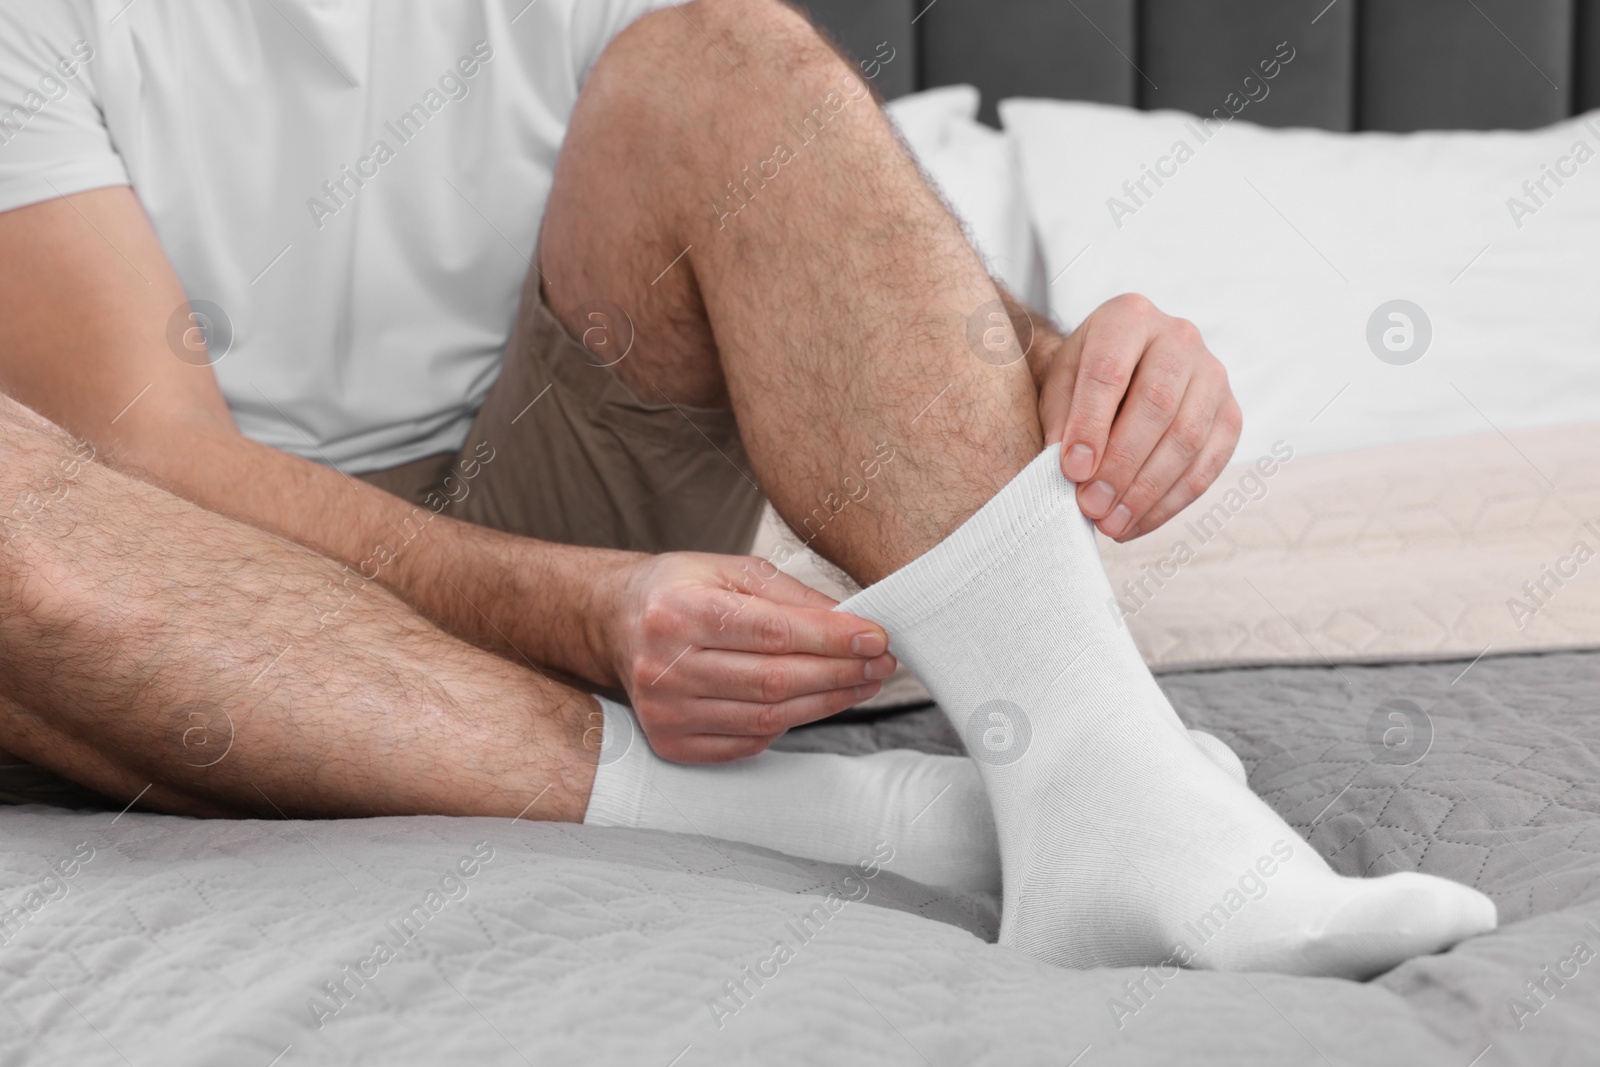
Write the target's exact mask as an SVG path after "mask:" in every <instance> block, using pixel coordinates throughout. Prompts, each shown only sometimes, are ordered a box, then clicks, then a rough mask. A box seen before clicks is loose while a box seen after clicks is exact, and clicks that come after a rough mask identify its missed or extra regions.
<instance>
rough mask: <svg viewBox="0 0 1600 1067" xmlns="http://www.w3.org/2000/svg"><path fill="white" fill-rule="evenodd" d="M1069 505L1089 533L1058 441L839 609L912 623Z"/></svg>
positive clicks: (1008, 555) (901, 623)
mask: <svg viewBox="0 0 1600 1067" xmlns="http://www.w3.org/2000/svg"><path fill="white" fill-rule="evenodd" d="M1066 508H1071V509H1072V513H1073V515H1074V516H1075V517H1076V518H1077V520H1078V521H1080V522H1081V523H1083V524H1084V526H1085V529H1086V530H1087V528H1088V526H1089V520H1088V519H1085V518H1083V517H1082V514H1081V513H1080V512H1079V511H1078V501H1077V496H1076V491H1075V488H1074V486H1073V484H1072V483H1071V482H1069V481H1067V479H1066V476H1065V475H1063V474H1062V473H1061V446H1060V445H1059V444H1055V445H1050V446H1049V447H1047V448H1046V449H1045V450H1044V451H1043V452H1041V453H1039V454H1038V455H1037V456H1035V457H1034V459H1033V461H1032V462H1030V463H1029V464H1028V465H1027V466H1026V467H1024V468H1022V470H1021V471H1020V472H1019V473H1018V474H1017V476H1016V477H1015V478H1013V479H1011V481H1010V482H1008V483H1007V484H1006V487H1005V488H1004V489H1001V490H1000V491H999V492H998V493H996V494H995V495H994V496H993V497H992V498H991V499H990V500H989V502H988V503H986V504H984V505H983V507H981V508H979V509H978V510H977V512H976V513H975V514H974V515H973V516H972V517H971V518H970V519H968V520H967V521H966V522H964V523H962V524H961V525H960V526H959V527H957V528H956V530H955V532H954V533H952V534H951V535H950V536H949V537H946V538H945V539H944V540H943V541H941V542H939V543H938V544H937V545H935V546H934V547H933V548H931V549H929V550H928V551H927V552H925V553H923V554H922V555H921V556H918V557H917V558H916V559H914V560H912V561H911V562H910V563H907V564H906V565H905V566H904V567H901V568H900V569H899V570H897V571H895V572H894V573H893V574H891V575H889V576H888V577H887V578H884V579H883V580H882V581H880V582H877V583H876V584H874V585H872V586H871V587H869V588H867V589H864V590H862V591H861V592H860V593H857V594H856V595H855V596H853V597H851V598H850V599H848V600H846V601H845V602H844V603H842V604H840V605H839V606H838V608H836V609H835V610H837V611H845V612H849V613H850V614H853V615H860V616H863V617H865V618H869V619H872V620H874V621H876V622H879V623H882V624H884V625H885V626H890V627H894V626H900V627H906V626H914V625H916V624H917V623H918V622H920V621H921V620H923V619H924V618H926V617H928V616H929V615H931V614H933V613H934V612H935V611H937V610H938V609H939V608H941V607H942V606H944V605H945V604H946V603H948V602H949V600H950V598H951V597H952V596H953V595H955V594H956V593H958V592H960V591H961V590H962V589H964V588H965V587H966V586H968V585H970V584H971V583H972V582H974V581H976V580H978V579H979V578H981V577H982V576H983V575H984V574H986V573H987V572H988V571H990V570H991V569H993V568H994V567H997V566H999V565H1000V564H1002V563H1004V562H1005V561H1006V560H1007V559H1009V558H1011V556H1012V555H1013V554H1014V553H1015V552H1016V550H1017V548H1018V547H1020V546H1021V545H1022V544H1023V543H1024V542H1025V541H1026V540H1027V539H1028V537H1029V536H1030V535H1031V534H1032V533H1033V531H1034V530H1036V529H1038V528H1039V527H1040V526H1041V525H1043V524H1044V523H1045V522H1047V521H1049V520H1051V519H1053V518H1055V517H1056V516H1058V515H1060V514H1061V512H1062V511H1063V510H1064V509H1066ZM1088 536H1089V537H1090V538H1091V539H1092V537H1093V534H1092V533H1089V534H1088ZM1091 543H1092V541H1091Z"/></svg>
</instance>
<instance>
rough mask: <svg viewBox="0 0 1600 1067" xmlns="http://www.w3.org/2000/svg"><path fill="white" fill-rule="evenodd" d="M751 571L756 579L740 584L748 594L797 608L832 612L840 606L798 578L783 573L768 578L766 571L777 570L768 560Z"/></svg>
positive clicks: (831, 598) (756, 564) (758, 563)
mask: <svg viewBox="0 0 1600 1067" xmlns="http://www.w3.org/2000/svg"><path fill="white" fill-rule="evenodd" d="M751 569H752V570H753V571H754V577H753V578H752V579H750V580H749V581H741V582H740V587H741V588H743V589H745V591H746V592H749V593H753V594H755V595H756V596H760V597H766V598H767V599H768V600H772V601H776V602H777V603H779V604H788V605H790V606H791V607H796V608H815V609H817V610H819V611H831V610H833V609H834V608H836V607H838V606H839V602H838V601H837V600H835V599H833V597H831V596H829V595H828V594H827V593H824V592H822V591H821V590H818V589H813V588H811V587H810V586H809V585H807V584H806V583H804V582H802V581H800V580H799V579H798V578H792V577H790V576H789V575H787V574H785V573H783V572H782V571H777V573H776V574H774V575H773V576H772V577H771V578H768V577H766V571H768V570H777V568H776V567H774V566H773V565H772V564H771V563H769V562H768V561H767V560H764V559H762V560H757V561H756V563H755V564H754V566H753V567H752V568H751Z"/></svg>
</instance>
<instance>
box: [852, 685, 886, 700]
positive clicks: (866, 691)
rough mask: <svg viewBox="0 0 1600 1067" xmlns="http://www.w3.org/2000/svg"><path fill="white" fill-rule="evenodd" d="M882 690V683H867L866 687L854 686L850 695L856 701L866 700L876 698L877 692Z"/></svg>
mask: <svg viewBox="0 0 1600 1067" xmlns="http://www.w3.org/2000/svg"><path fill="white" fill-rule="evenodd" d="M882 688H883V683H882V682H868V683H867V684H866V685H858V686H856V687H855V689H854V691H853V692H852V693H851V695H852V696H854V697H855V698H856V699H857V700H866V699H867V698H869V697H875V696H877V695H878V690H880V689H882Z"/></svg>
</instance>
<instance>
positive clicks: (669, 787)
mask: <svg viewBox="0 0 1600 1067" xmlns="http://www.w3.org/2000/svg"><path fill="white" fill-rule="evenodd" d="M596 699H597V700H599V701H600V706H601V708H602V709H603V710H604V711H605V733H604V736H603V739H602V745H601V750H600V759H599V765H598V767H597V768H596V771H595V778H594V789H593V791H592V792H591V793H590V794H589V809H588V811H587V812H585V813H584V816H583V821H584V823H585V824H588V825H593V826H627V827H633V828H636V829H645V830H671V831H673V832H676V833H684V834H704V835H705V836H707V837H718V838H724V839H726V840H729V841H743V842H745V843H747V844H752V845H761V846H763V847H765V848H771V849H776V850H777V851H779V852H787V853H788V854H789V855H791V856H805V857H808V858H810V859H816V860H825V861H827V862H831V863H843V864H855V863H861V862H868V863H874V864H875V865H876V866H879V867H883V868H884V869H886V870H890V871H893V872H895V873H896V874H902V875H905V876H906V877H907V878H911V879H914V880H915V881H918V882H922V883H924V884H926V885H933V886H945V887H949V888H952V889H957V890H961V891H963V892H975V891H976V892H984V893H990V894H994V895H998V894H999V892H1000V858H999V853H998V849H997V848H996V845H995V833H994V818H993V816H992V815H991V814H990V812H989V798H988V796H987V794H986V793H985V792H984V789H983V782H982V781H981V780H980V779H979V778H978V772H977V769H976V768H975V767H974V766H973V763H972V761H971V760H969V759H967V758H965V757H963V756H930V755H927V754H926V753H922V752H909V751H905V750H895V751H891V752H878V753H874V754H873V755H870V756H833V755H825V754H813V753H803V752H763V753H761V754H760V755H759V756H753V757H751V758H750V759H744V760H736V761H734V762H732V763H718V764H706V765H690V764H681V763H669V762H668V761H666V760H664V759H662V758H661V757H660V756H657V755H656V754H655V753H654V752H652V751H650V746H649V745H648V744H646V743H645V739H644V734H643V733H642V732H640V731H639V729H638V728H637V725H636V723H635V721H634V718H633V713H632V712H631V711H630V710H629V709H628V708H625V707H623V706H622V705H620V704H615V703H613V702H611V701H609V700H605V699H602V698H599V697H597V698H596Z"/></svg>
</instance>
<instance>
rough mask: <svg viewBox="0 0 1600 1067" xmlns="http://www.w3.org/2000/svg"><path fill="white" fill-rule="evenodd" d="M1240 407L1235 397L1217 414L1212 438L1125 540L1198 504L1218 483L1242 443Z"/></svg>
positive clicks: (1129, 532)
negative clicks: (1237, 447) (1203, 495)
mask: <svg viewBox="0 0 1600 1067" xmlns="http://www.w3.org/2000/svg"><path fill="white" fill-rule="evenodd" d="M1239 424H1240V418H1239V405H1238V404H1237V403H1235V402H1234V401H1233V400H1232V399H1231V398H1230V399H1229V400H1228V401H1226V402H1225V403H1224V404H1223V405H1222V407H1221V408H1220V409H1219V410H1218V411H1217V418H1216V421H1215V422H1214V423H1213V424H1212V429H1211V436H1210V437H1209V438H1208V439H1207V440H1206V443H1205V447H1203V448H1202V449H1201V450H1200V454H1199V455H1198V456H1196V457H1195V458H1194V460H1193V462H1191V463H1190V464H1189V467H1188V469H1187V470H1185V471H1184V472H1183V475H1182V476H1181V477H1180V478H1179V479H1178V482H1177V484H1176V485H1174V486H1173V487H1172V488H1171V489H1169V490H1167V494H1166V495H1165V496H1163V497H1162V498H1161V499H1160V500H1158V501H1156V504H1155V506H1154V507H1152V508H1151V509H1150V510H1149V511H1147V512H1145V514H1144V517H1143V518H1141V519H1139V520H1138V521H1137V522H1135V523H1134V524H1133V525H1132V526H1131V527H1129V528H1128V529H1127V530H1124V531H1123V535H1122V538H1121V539H1122V540H1124V541H1126V540H1130V539H1132V538H1135V537H1139V536H1141V535H1143V534H1147V533H1149V532H1150V531H1151V530H1154V529H1155V528H1156V527H1158V526H1160V525H1161V524H1163V523H1165V522H1166V521H1167V520H1168V519H1170V518H1172V517H1173V516H1174V515H1176V514H1177V513H1178V512H1180V511H1182V510H1183V509H1184V508H1186V507H1188V506H1189V505H1190V504H1192V503H1194V502H1195V500H1197V499H1198V498H1199V496H1200V494H1202V493H1204V492H1205V491H1206V490H1207V489H1208V488H1210V486H1211V483H1212V482H1214V481H1216V480H1217V475H1219V474H1221V473H1222V469H1223V468H1224V467H1226V466H1227V465H1228V460H1230V459H1232V458H1233V448H1234V445H1236V444H1238V443H1239Z"/></svg>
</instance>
